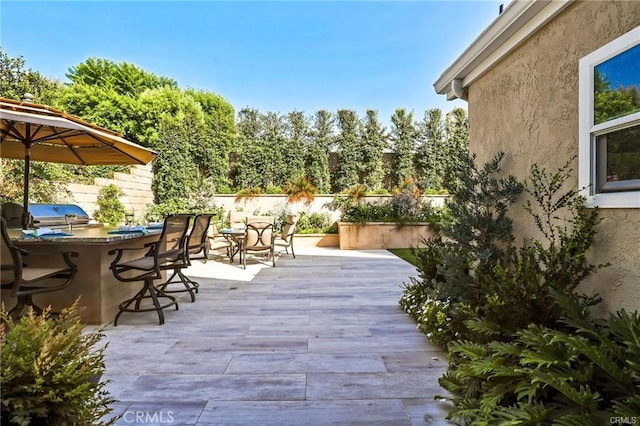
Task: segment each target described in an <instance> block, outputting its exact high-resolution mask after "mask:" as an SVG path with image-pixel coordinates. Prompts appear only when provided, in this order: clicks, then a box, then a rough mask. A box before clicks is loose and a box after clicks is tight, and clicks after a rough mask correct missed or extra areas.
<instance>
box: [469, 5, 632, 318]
mask: <svg viewBox="0 0 640 426" xmlns="http://www.w3.org/2000/svg"><path fill="white" fill-rule="evenodd" d="M638 25H640V2H631V1H606V2H596V1H579V2H575V3H572V4H571V5H570V6H569V7H568V8H567V9H565V10H564V11H563V12H561V13H560V14H559V15H558V16H557V17H556V18H555V19H553V20H552V21H551V22H549V23H548V24H547V25H545V26H544V27H543V29H541V30H540V31H538V32H537V33H536V34H534V35H533V36H532V37H531V38H529V39H528V40H527V41H526V42H524V43H523V44H522V45H521V46H519V47H518V48H517V49H516V50H515V51H513V52H511V53H510V54H509V55H508V56H507V57H505V58H504V59H503V60H502V61H500V62H499V63H498V64H496V65H495V66H494V67H493V68H492V69H491V70H490V71H489V72H487V73H486V74H485V75H484V76H482V77H480V78H479V79H478V80H476V81H474V82H473V84H471V85H470V87H469V88H468V102H469V105H468V108H469V124H470V147H471V150H472V151H473V152H475V153H476V154H477V155H478V161H479V162H480V163H484V162H485V161H487V160H489V159H490V158H492V157H493V156H494V155H495V154H496V153H497V152H499V151H503V152H505V154H506V155H505V160H504V163H503V171H504V172H505V173H506V174H513V175H514V176H516V177H518V178H520V179H524V178H525V177H527V176H528V173H529V171H530V168H531V165H533V164H535V163H537V164H538V165H540V166H543V167H545V168H546V169H547V170H549V171H555V170H557V169H558V168H559V167H561V166H563V165H564V164H565V163H567V162H568V161H570V165H571V167H572V169H573V175H572V177H571V179H570V182H569V184H570V185H573V187H574V188H577V186H578V178H577V169H578V160H577V155H578V61H579V60H580V58H582V57H583V56H585V55H587V54H589V53H591V52H592V51H594V50H596V49H598V48H600V47H601V46H603V45H604V44H606V43H608V42H610V41H612V40H614V39H615V38H617V37H619V36H621V35H622V34H624V33H626V32H628V31H630V30H631V29H633V28H635V27H637V26H638ZM512 210H513V211H512V217H513V219H514V221H515V231H516V234H517V235H518V236H519V237H527V236H537V235H536V233H535V229H534V228H533V222H532V221H531V220H530V219H529V216H528V215H527V213H526V212H525V211H524V210H523V209H522V208H519V207H516V208H514V209H512ZM600 217H601V218H602V222H601V224H600V225H598V227H597V231H598V234H597V236H596V241H595V243H594V245H593V251H592V255H591V256H592V260H593V262H611V264H612V266H610V267H608V268H605V269H603V270H601V271H600V272H598V273H597V274H596V275H595V276H592V277H590V278H589V279H587V280H586V281H585V283H584V284H583V286H582V290H584V291H586V292H589V293H599V294H600V295H601V296H602V297H603V298H604V303H603V304H602V305H601V307H602V309H603V310H607V311H615V310H617V309H619V308H626V309H631V310H634V309H640V297H638V296H639V294H640V209H601V210H600Z"/></svg>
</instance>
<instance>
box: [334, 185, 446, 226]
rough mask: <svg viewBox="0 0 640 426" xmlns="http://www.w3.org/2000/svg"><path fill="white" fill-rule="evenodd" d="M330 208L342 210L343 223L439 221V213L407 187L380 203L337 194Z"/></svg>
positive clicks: (418, 193)
mask: <svg viewBox="0 0 640 426" xmlns="http://www.w3.org/2000/svg"><path fill="white" fill-rule="evenodd" d="M332 208H333V209H334V210H336V209H339V210H341V211H342V216H341V218H340V220H341V221H343V222H397V223H409V222H430V223H434V224H435V223H437V222H439V221H440V220H441V217H440V216H441V214H442V210H441V209H439V208H434V207H432V206H431V205H430V204H429V203H428V202H425V201H424V200H423V199H422V193H421V192H415V191H414V189H412V188H410V187H405V188H403V189H401V190H399V191H397V192H396V193H395V194H394V195H393V196H392V197H391V198H390V199H389V200H387V201H386V202H383V203H367V202H364V201H363V199H362V198H360V197H356V198H354V197H352V196H351V195H347V196H345V195H337V196H336V197H334V200H333V203H332Z"/></svg>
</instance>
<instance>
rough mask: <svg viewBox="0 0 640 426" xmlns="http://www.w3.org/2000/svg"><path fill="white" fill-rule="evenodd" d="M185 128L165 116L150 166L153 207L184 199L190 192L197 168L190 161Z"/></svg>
mask: <svg viewBox="0 0 640 426" xmlns="http://www.w3.org/2000/svg"><path fill="white" fill-rule="evenodd" d="M189 143H190V135H189V129H188V128H187V127H186V126H185V124H184V123H183V122H178V121H175V120H173V119H170V118H169V117H167V118H165V119H164V120H163V122H162V124H161V130H160V141H159V154H158V156H157V157H156V159H155V161H154V163H153V172H154V175H153V181H152V183H151V187H152V188H153V192H154V194H155V202H156V204H162V203H165V202H168V201H170V200H180V199H183V198H185V199H186V198H188V197H189V195H190V194H191V193H192V192H193V190H194V182H195V181H196V177H197V175H198V174H197V168H196V166H195V164H194V163H193V162H192V161H190V160H191V158H190V155H189Z"/></svg>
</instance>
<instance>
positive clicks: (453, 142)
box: [444, 108, 469, 186]
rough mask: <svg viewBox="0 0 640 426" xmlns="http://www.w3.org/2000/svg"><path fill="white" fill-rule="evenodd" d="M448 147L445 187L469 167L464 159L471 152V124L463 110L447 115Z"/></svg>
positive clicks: (445, 151)
mask: <svg viewBox="0 0 640 426" xmlns="http://www.w3.org/2000/svg"><path fill="white" fill-rule="evenodd" d="M445 129H446V145H445V149H444V155H445V159H446V162H445V168H444V185H449V186H451V185H452V184H453V183H454V181H455V180H456V179H457V178H456V176H458V174H459V173H460V170H464V169H465V167H467V165H466V164H465V162H464V161H463V159H464V158H465V157H466V156H467V153H468V151H469V122H468V120H467V111H466V110H464V109H462V108H454V109H453V110H452V111H451V112H449V113H448V114H447V117H446V120H445Z"/></svg>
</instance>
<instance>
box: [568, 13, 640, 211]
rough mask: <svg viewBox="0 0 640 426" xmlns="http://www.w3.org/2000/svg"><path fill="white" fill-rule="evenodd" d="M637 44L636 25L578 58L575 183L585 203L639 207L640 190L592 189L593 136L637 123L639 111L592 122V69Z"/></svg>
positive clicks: (638, 30)
mask: <svg viewBox="0 0 640 426" xmlns="http://www.w3.org/2000/svg"><path fill="white" fill-rule="evenodd" d="M638 44H640V26H639V27H636V28H634V29H633V30H631V31H629V32H628V33H626V34H624V35H623V36H621V37H618V38H617V39H615V40H613V41H612V42H610V43H608V44H606V45H604V46H602V47H601V48H599V49H598V50H596V51H594V52H592V53H590V54H588V55H587V56H585V57H584V58H582V59H580V63H579V82H578V84H579V86H578V87H579V93H578V102H579V104H578V106H579V113H578V128H579V131H578V132H579V133H578V185H579V187H580V188H581V194H582V195H584V196H585V197H586V199H587V206H588V207H596V206H598V207H605V208H640V191H638V190H630V191H625V192H599V193H598V192H596V190H595V188H596V186H597V185H596V184H597V181H596V176H597V173H596V166H595V165H596V146H595V145H596V141H595V139H596V136H597V135H599V134H603V133H608V132H609V131H614V130H618V129H621V128H625V127H628V126H630V125H640V112H636V113H633V114H629V115H626V116H624V117H619V118H616V119H613V120H609V121H607V122H605V123H600V124H596V125H594V124H593V116H594V113H593V111H594V105H593V91H594V87H593V86H594V69H595V67H596V66H597V65H599V64H601V63H602V62H604V61H606V60H608V59H611V58H612V57H614V56H616V55H619V54H620V53H622V52H624V51H626V50H629V49H630V48H632V47H634V46H636V45H638Z"/></svg>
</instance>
